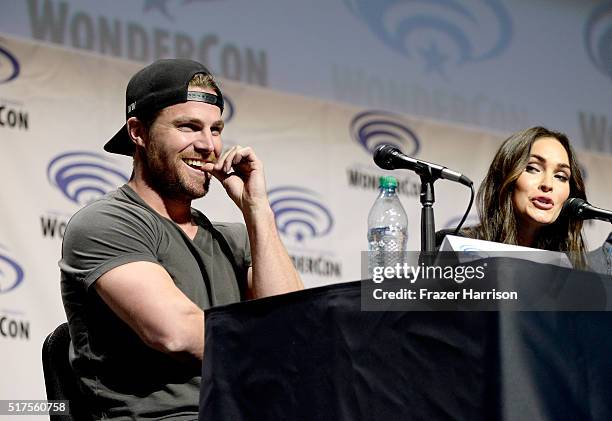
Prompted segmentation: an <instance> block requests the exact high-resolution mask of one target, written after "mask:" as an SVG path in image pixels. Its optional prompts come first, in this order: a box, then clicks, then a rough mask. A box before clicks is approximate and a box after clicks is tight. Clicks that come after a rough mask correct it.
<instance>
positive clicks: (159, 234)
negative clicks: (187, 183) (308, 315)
mask: <svg viewBox="0 0 612 421" xmlns="http://www.w3.org/2000/svg"><path fill="white" fill-rule="evenodd" d="M192 214H193V217H194V220H195V221H196V223H197V224H198V231H197V234H196V236H195V238H194V239H193V240H190V239H189V237H187V236H186V235H185V233H184V232H183V231H182V230H181V229H180V228H179V227H178V226H177V225H176V224H175V223H174V222H172V221H170V220H168V219H165V218H163V217H161V216H159V215H158V214H157V213H156V212H155V211H153V210H152V209H151V208H150V207H149V206H147V205H146V204H145V203H144V201H143V200H142V199H141V198H140V197H139V196H138V195H137V194H136V193H135V192H134V191H133V190H132V189H131V188H130V187H129V186H127V185H124V186H122V187H121V188H119V189H118V190H117V191H115V192H113V193H110V194H109V195H107V196H105V197H104V198H103V199H101V200H98V201H96V202H94V203H92V204H90V205H88V206H86V207H85V208H83V209H82V210H80V211H79V212H77V213H76V214H75V215H74V216H73V217H72V218H71V220H70V222H69V223H68V226H67V227H66V232H65V235H64V241H63V245H62V259H61V260H60V262H59V265H60V269H61V289H62V300H63V302H64V309H65V311H66V316H67V318H68V325H69V328H70V335H71V338H72V344H71V349H70V351H71V352H70V354H71V355H70V360H71V364H72V367H73V369H74V370H75V372H76V374H77V377H78V378H79V379H80V381H81V383H82V388H83V389H84V391H85V394H86V395H87V397H88V401H89V402H88V406H90V407H91V409H92V411H93V413H94V414H96V417H99V418H101V419H112V420H120V419H121V420H123V419H172V420H193V419H196V418H197V412H198V399H199V386H200V369H199V368H197V367H193V366H188V365H186V364H183V363H180V362H178V361H177V360H175V359H173V358H171V357H170V356H168V355H166V354H164V353H161V352H158V351H156V350H154V349H152V348H150V347H148V346H147V345H145V344H144V343H143V342H142V340H141V339H140V338H139V337H138V336H137V335H136V334H135V333H134V331H133V330H132V329H131V328H130V327H129V326H128V325H127V324H125V323H124V322H123V321H122V320H121V319H119V318H118V317H117V316H116V315H115V314H114V313H113V312H112V311H111V310H110V308H109V307H108V306H107V305H106V304H105V303H104V302H103V301H102V299H101V298H100V297H99V296H98V294H97V293H96V291H95V288H93V287H92V286H93V284H94V283H95V282H96V280H97V279H98V278H99V277H100V276H101V275H103V274H104V273H106V272H108V271H109V270H111V269H113V268H115V267H118V266H120V265H123V264H126V263H130V262H137V261H147V262H153V263H158V264H160V265H161V266H163V267H164V268H165V269H166V271H167V272H168V273H169V274H170V276H171V277H172V279H173V280H174V282H175V284H176V286H177V287H178V288H179V289H180V290H181V291H182V292H183V293H185V295H186V296H187V297H189V298H190V299H191V300H192V301H193V302H194V303H195V304H197V305H198V306H199V307H200V308H202V309H207V308H209V307H211V306H216V305H222V304H228V303H233V302H237V301H240V300H241V299H243V298H244V294H245V290H246V278H247V271H248V268H249V267H250V265H251V256H250V250H249V242H248V236H247V232H246V229H245V227H244V225H243V224H234V223H231V224H230V223H227V224H217V223H215V224H212V223H210V222H209V221H208V219H206V217H204V215H202V214H201V213H200V212H198V211H196V210H192Z"/></svg>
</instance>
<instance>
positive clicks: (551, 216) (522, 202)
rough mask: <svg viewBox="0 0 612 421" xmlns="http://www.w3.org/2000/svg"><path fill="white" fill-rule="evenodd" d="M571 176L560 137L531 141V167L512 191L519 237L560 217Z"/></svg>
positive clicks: (567, 195) (530, 233) (529, 164)
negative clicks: (558, 138)
mask: <svg viewBox="0 0 612 421" xmlns="http://www.w3.org/2000/svg"><path fill="white" fill-rule="evenodd" d="M570 176H571V171H570V165H569V157H568V155H567V152H566V150H565V148H564V147H563V145H562V144H561V143H560V142H559V141H558V140H557V139H555V138H554V137H541V138H539V139H537V140H536V141H535V142H534V143H533V144H532V145H531V151H530V154H529V161H528V164H527V167H526V168H525V169H524V170H523V173H522V174H521V175H520V176H519V178H518V179H517V180H516V183H515V185H514V190H513V192H512V204H513V205H514V212H515V214H516V217H517V222H518V231H519V237H523V238H528V237H529V236H530V235H532V234H533V233H534V232H535V231H536V230H537V229H538V228H540V227H542V226H544V225H548V224H552V223H553V222H555V221H556V220H557V218H558V217H559V213H560V212H561V208H562V207H563V203H564V202H565V200H566V199H567V198H568V197H569V193H570V183H569V180H570ZM526 234H527V235H526Z"/></svg>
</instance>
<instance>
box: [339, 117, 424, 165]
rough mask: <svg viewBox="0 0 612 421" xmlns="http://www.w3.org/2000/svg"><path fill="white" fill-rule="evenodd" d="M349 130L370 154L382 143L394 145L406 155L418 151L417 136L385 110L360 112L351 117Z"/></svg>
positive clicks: (399, 119)
mask: <svg viewBox="0 0 612 421" xmlns="http://www.w3.org/2000/svg"><path fill="white" fill-rule="evenodd" d="M349 130H350V132H351V136H352V138H353V139H354V140H355V141H356V142H357V143H359V144H360V145H361V146H362V147H363V148H364V149H365V150H366V151H367V152H368V154H370V155H371V154H372V153H374V151H375V150H376V148H377V147H378V146H380V145H384V144H388V145H392V146H395V147H397V148H398V149H400V150H401V151H402V152H403V153H405V154H406V155H410V156H416V155H417V154H418V153H419V149H420V142H419V139H418V137H417V136H416V134H415V133H414V132H413V131H412V130H411V129H410V128H409V127H408V126H407V124H406V123H405V122H404V121H403V120H402V118H401V116H399V115H396V114H392V113H388V112H386V111H364V112H361V113H359V114H357V115H356V116H355V117H353V120H352V121H351V124H350V129H349Z"/></svg>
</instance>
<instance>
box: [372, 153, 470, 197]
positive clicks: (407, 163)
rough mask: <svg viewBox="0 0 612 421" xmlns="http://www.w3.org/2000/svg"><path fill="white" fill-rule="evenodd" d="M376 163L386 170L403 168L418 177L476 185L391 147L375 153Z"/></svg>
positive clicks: (436, 165) (440, 166)
mask: <svg viewBox="0 0 612 421" xmlns="http://www.w3.org/2000/svg"><path fill="white" fill-rule="evenodd" d="M374 162H375V163H376V165H378V166H379V167H380V168H383V169H385V170H395V169H397V168H402V169H406V170H412V171H414V172H416V173H417V174H418V175H432V176H433V177H434V178H444V179H445V180H450V181H456V182H458V183H461V184H463V185H465V186H468V187H471V186H472V185H473V184H474V183H472V180H470V179H469V178H467V177H466V176H465V175H463V174H461V173H460V172H457V171H453V170H451V169H449V168H446V167H444V166H442V165H438V164H434V163H431V162H427V161H421V160H419V159H415V158H412V157H410V156H408V155H406V154H404V153H402V151H400V150H399V149H398V148H396V147H393V146H391V145H381V146H379V147H377V148H376V150H375V151H374Z"/></svg>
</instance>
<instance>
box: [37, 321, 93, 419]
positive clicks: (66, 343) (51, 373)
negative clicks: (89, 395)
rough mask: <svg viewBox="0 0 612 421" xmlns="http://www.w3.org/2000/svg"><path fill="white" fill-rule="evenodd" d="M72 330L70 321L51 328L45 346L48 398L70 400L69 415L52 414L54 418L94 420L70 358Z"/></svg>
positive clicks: (44, 367) (44, 366)
mask: <svg viewBox="0 0 612 421" xmlns="http://www.w3.org/2000/svg"><path fill="white" fill-rule="evenodd" d="M69 347H70V332H69V331H68V323H62V324H61V325H59V326H58V327H57V328H55V330H54V331H53V332H51V333H50V334H49V335H48V336H47V338H46V339H45V341H44V342H43V346H42V365H43V373H44V375H45V388H46V389H47V399H48V400H67V401H68V406H69V409H70V414H69V415H51V416H50V419H51V421H81V420H91V419H92V417H91V414H90V413H89V412H88V411H87V409H86V407H85V398H84V396H83V393H82V392H81V390H80V389H79V385H78V383H77V378H76V376H75V374H74V372H73V371H72V367H71V366H70V362H69V360H68V349H69Z"/></svg>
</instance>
